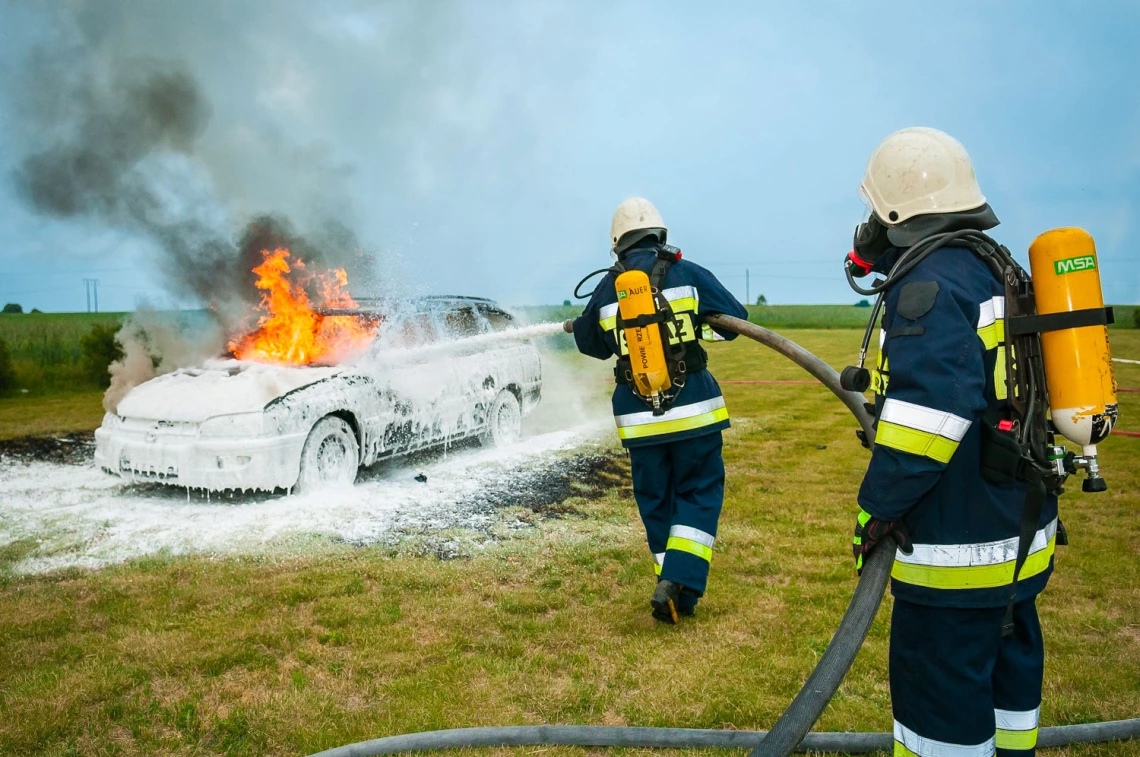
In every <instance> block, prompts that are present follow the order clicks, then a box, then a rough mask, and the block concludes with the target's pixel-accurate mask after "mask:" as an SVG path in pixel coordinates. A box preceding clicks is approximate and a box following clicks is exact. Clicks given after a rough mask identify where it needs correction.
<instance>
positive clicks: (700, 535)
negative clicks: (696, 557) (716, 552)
mask: <svg viewBox="0 0 1140 757" xmlns="http://www.w3.org/2000/svg"><path fill="white" fill-rule="evenodd" d="M669 536H671V537H672V536H678V537H680V538H682V539H688V540H689V541H695V542H696V543H697V544H704V545H705V546H706V547H708V548H709V549H712V546H713V544H714V543H716V537H715V536H713V535H712V534H710V533H706V532H704V531H701V530H700V529H698V528H692V527H690V526H673V527H672V528H670V529H669Z"/></svg>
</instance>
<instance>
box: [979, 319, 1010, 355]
mask: <svg viewBox="0 0 1140 757" xmlns="http://www.w3.org/2000/svg"><path fill="white" fill-rule="evenodd" d="M978 337H979V338H980V339H981V340H982V344H984V345H985V346H986V349H987V350H992V349H993V348H994V347H997V346H998V345H999V344H1001V343H1002V342H1004V341H1005V319H1004V318H998V319H997V320H996V321H994V322H993V323H991V324H990V325H988V326H982V327H981V328H980V329H978Z"/></svg>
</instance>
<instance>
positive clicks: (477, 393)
mask: <svg viewBox="0 0 1140 757" xmlns="http://www.w3.org/2000/svg"><path fill="white" fill-rule="evenodd" d="M441 318H442V330H443V332H444V335H445V339H448V340H450V341H451V342H452V344H453V346H452V347H451V348H450V349H449V350H448V357H449V361H450V363H451V366H452V370H453V371H454V373H455V376H456V381H455V392H454V400H455V403H456V404H455V413H456V414H457V417H458V423H459V426H460V428H461V429H462V433H463V435H465V436H467V435H471V434H474V433H477V432H478V431H480V430H481V428H482V426H483V424H484V423H485V415H486V411H487V408H488V407H490V404H491V402H492V401H493V400H494V398H495V395H496V394H497V393H498V391H499V380H498V375H497V369H496V366H495V360H494V358H493V357H491V356H490V353H491V352H493V348H491V347H488V346H487V345H485V344H480V343H475V344H465V343H464V342H463V341H462V340H464V339H466V338H468V337H474V336H479V335H482V334H486V333H488V331H489V330H490V327H489V324H488V323H487V320H486V318H484V317H483V316H482V314H480V313H479V312H478V310H477V309H476V308H475V307H474V306H473V305H471V304H469V303H460V304H456V305H452V306H451V307H449V308H448V309H447V310H446V311H445V312H444V313H442V314H441Z"/></svg>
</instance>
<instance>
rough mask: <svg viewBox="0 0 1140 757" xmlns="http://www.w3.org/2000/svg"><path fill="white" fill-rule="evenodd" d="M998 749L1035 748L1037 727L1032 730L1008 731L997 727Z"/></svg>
mask: <svg viewBox="0 0 1140 757" xmlns="http://www.w3.org/2000/svg"><path fill="white" fill-rule="evenodd" d="M996 741H997V747H998V749H1033V748H1034V747H1036V746H1037V729H1036V728H1034V729H1033V730H1032V731H1007V730H1005V729H1004V728H999V729H997V738H996Z"/></svg>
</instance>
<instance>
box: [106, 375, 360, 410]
mask: <svg viewBox="0 0 1140 757" xmlns="http://www.w3.org/2000/svg"><path fill="white" fill-rule="evenodd" d="M343 370H344V369H343V368H340V367H321V366H306V367H300V368H293V367H288V366H280V365H263V364H261V363H250V362H244V361H240V360H211V361H208V362H207V363H206V364H205V365H204V366H202V367H201V368H188V369H183V370H179V371H175V372H174V373H168V374H166V375H165V376H159V377H158V378H153V379H151V380H150V381H147V382H145V383H143V384H139V385H138V386H136V387H135V388H134V389H132V390H131V391H130V392H128V393H127V396H126V397H124V398H123V399H122V401H121V402H119V407H118V410H117V414H118V415H119V416H120V417H123V418H141V419H145V420H156V421H159V420H161V421H182V422H191V423H200V422H202V421H204V420H206V419H207V418H213V417H214V416H218V415H230V414H232V413H249V412H256V411H258V410H261V409H262V408H264V407H265V406H266V404H268V403H269V402H271V401H272V400H274V399H276V398H278V397H280V396H281V395H283V394H285V393H287V392H291V391H293V390H294V389H300V388H301V387H303V386H308V385H309V384H313V383H316V382H317V381H323V380H324V379H327V378H329V377H330V376H335V375H337V374H339V373H341V372H342V371H343Z"/></svg>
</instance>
